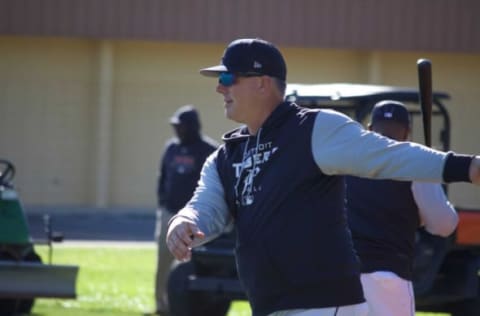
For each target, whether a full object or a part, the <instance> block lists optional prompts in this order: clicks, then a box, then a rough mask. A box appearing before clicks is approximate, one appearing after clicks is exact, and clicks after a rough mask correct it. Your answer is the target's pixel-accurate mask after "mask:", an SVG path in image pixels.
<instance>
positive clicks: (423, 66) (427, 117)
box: [417, 59, 433, 147]
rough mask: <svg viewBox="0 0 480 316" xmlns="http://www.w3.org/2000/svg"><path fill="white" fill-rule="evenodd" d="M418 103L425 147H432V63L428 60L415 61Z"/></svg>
mask: <svg viewBox="0 0 480 316" xmlns="http://www.w3.org/2000/svg"><path fill="white" fill-rule="evenodd" d="M417 70H418V85H419V102H420V107H421V109H422V120H423V135H424V137H425V145H426V146H428V147H431V146H432V103H433V96H432V63H431V62H430V60H428V59H419V60H417Z"/></svg>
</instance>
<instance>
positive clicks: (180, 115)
mask: <svg viewBox="0 0 480 316" xmlns="http://www.w3.org/2000/svg"><path fill="white" fill-rule="evenodd" d="M170 124H172V125H179V124H186V125H200V119H199V116H198V112H197V110H196V109H195V107H194V106H193V105H191V104H187V105H184V106H182V107H180V108H179V109H178V110H177V111H175V113H174V114H173V116H172V117H170Z"/></svg>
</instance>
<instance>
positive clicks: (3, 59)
mask: <svg viewBox="0 0 480 316" xmlns="http://www.w3.org/2000/svg"><path fill="white" fill-rule="evenodd" d="M224 46H225V43H221V44H209V45H207V44H179V43H159V42H142V41H92V40H81V39H77V40H69V39H47V38H43V39H42V38H16V37H0V156H2V157H5V158H9V159H12V160H13V161H14V162H15V163H16V165H17V167H18V173H19V174H18V177H17V178H16V182H15V183H16V186H17V188H19V190H20V191H21V193H22V197H23V201H24V203H26V204H43V205H58V204H64V205H65V204H67V205H99V206H102V205H104V206H135V207H153V206H154V204H155V180H156V173H157V164H158V160H159V157H160V154H161V152H162V149H163V145H164V143H165V141H166V140H167V139H168V138H169V137H171V135H172V132H171V127H170V126H169V124H168V118H169V116H170V115H171V114H172V113H173V112H174V111H175V109H176V108H178V107H179V106H180V105H183V104H187V103H194V104H195V105H197V107H198V109H199V111H200V115H201V119H202V121H203V130H204V132H205V133H206V134H208V135H210V136H211V137H213V138H215V139H217V140H220V136H221V134H222V133H223V132H225V131H226V130H228V129H231V128H233V127H235V126H236V124H235V123H233V122H229V121H227V120H226V119H224V117H223V107H222V97H221V96H220V95H218V94H217V93H216V92H215V86H216V82H215V80H214V79H208V78H202V77H201V76H200V75H199V74H198V69H200V68H201V67H204V66H209V65H213V64H215V63H218V62H219V60H220V56H221V54H222V52H223V49H224ZM281 49H282V51H283V52H284V54H285V57H286V59H287V63H288V66H289V74H288V78H289V82H303V83H327V82H357V83H378V84H392V85H402V86H416V84H417V77H416V70H415V62H416V60H417V59H418V58H420V57H428V58H430V59H431V60H432V63H433V70H434V71H433V72H434V87H435V88H437V89H439V90H445V91H448V92H449V93H450V94H451V95H452V101H451V102H449V104H450V105H451V106H450V107H449V110H450V114H451V116H452V126H453V128H454V130H453V133H452V149H453V150H458V151H463V152H469V153H479V152H480V143H478V132H477V131H476V129H477V125H478V123H477V122H478V119H479V118H480V107H478V106H476V104H477V100H480V95H479V93H480V92H479V91H478V89H476V83H478V82H479V79H480V56H479V55H460V54H440V53H434V54H430V53H424V54H419V53H392V52H360V51H341V50H322V49H306V48H297V47H281ZM451 193H452V200H453V201H454V202H456V203H457V204H460V205H462V206H470V207H475V206H476V207H478V206H480V196H479V194H478V189H476V190H474V189H473V188H472V187H469V186H463V185H454V186H452V190H451Z"/></svg>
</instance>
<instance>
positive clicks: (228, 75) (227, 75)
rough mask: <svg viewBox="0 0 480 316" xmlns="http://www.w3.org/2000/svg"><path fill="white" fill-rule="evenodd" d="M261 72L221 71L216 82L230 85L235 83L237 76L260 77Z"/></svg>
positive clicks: (226, 85)
mask: <svg viewBox="0 0 480 316" xmlns="http://www.w3.org/2000/svg"><path fill="white" fill-rule="evenodd" d="M261 76H263V74H261V73H259V72H237V73H232V72H221V73H220V75H219V76H218V83H219V84H221V85H222V86H225V87H230V86H232V85H233V84H234V83H235V80H236V79H237V78H238V77H261Z"/></svg>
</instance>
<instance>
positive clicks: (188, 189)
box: [155, 105, 218, 315]
mask: <svg viewBox="0 0 480 316" xmlns="http://www.w3.org/2000/svg"><path fill="white" fill-rule="evenodd" d="M170 124H171V125H172V127H173V129H174V132H175V136H176V137H175V138H172V139H169V140H168V141H167V144H166V145H165V150H164V153H163V155H162V158H161V160H160V164H159V173H158V183H157V204H158V208H157V223H156V227H155V239H156V240H157V244H158V247H157V248H158V252H157V272H156V279H155V299H156V308H157V309H156V313H157V314H159V315H167V311H168V304H167V297H166V285H167V279H168V274H169V272H170V266H171V264H172V262H173V256H172V255H171V253H170V252H169V251H168V249H167V245H166V235H167V224H168V221H169V220H170V218H171V217H172V216H173V215H174V214H176V213H177V212H178V210H179V209H181V208H182V207H183V206H185V204H186V203H187V202H188V200H189V199H190V198H191V197H192V195H193V191H194V190H195V187H196V186H197V181H198V179H199V178H200V171H201V169H202V165H203V163H204V162H205V159H207V157H208V155H210V154H211V153H212V152H213V151H214V150H215V149H216V147H217V146H218V144H217V143H216V142H215V141H213V140H212V139H210V138H209V137H207V136H203V135H202V134H201V132H200V130H201V124H200V118H199V115H198V111H197V110H196V109H195V107H194V106H193V105H185V106H182V107H180V108H179V109H178V110H177V111H176V112H175V113H174V115H173V116H172V117H171V118H170Z"/></svg>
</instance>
